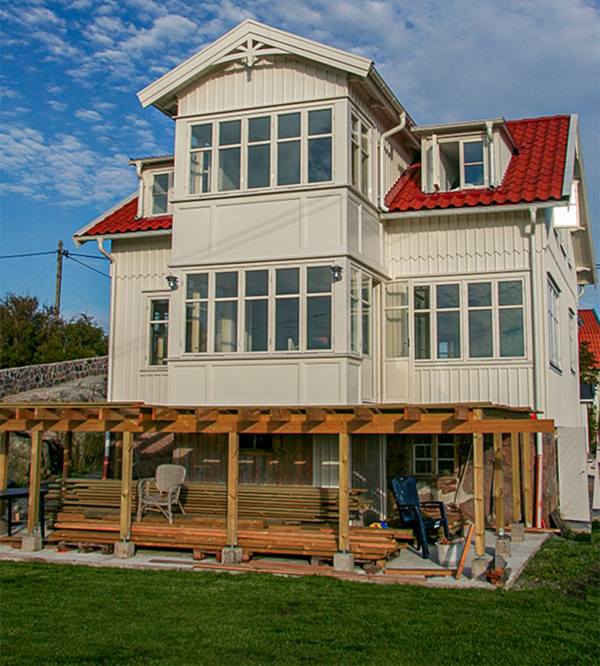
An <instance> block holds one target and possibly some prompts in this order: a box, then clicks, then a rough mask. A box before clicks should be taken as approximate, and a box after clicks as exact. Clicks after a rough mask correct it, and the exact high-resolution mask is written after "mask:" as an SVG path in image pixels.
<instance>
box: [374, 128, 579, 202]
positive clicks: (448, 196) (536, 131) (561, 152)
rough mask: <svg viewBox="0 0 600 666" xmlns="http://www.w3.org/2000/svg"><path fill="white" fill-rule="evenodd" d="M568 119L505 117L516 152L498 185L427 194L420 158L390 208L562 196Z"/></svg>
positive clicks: (395, 190) (390, 196)
mask: <svg viewBox="0 0 600 666" xmlns="http://www.w3.org/2000/svg"><path fill="white" fill-rule="evenodd" d="M570 120H571V117H570V116H552V117H550V118H531V119H528V120H513V121H509V122H507V123H506V124H507V127H508V129H509V131H510V132H511V134H512V136H513V138H514V140H515V143H516V144H517V146H518V154H516V155H513V156H512V158H511V160H510V163H509V165H508V168H507V170H506V173H505V174H504V180H503V181H502V185H500V187H497V188H496V189H493V190H491V189H469V190H462V191H458V192H457V191H452V192H435V193H433V194H424V193H423V191H422V190H421V164H418V163H417V164H414V165H412V166H411V167H409V168H408V169H407V170H406V171H405V173H404V174H403V175H402V176H401V177H400V178H399V179H398V181H397V182H396V184H395V185H394V187H392V189H391V190H390V191H389V192H388V194H387V196H386V198H385V203H386V206H388V208H389V209H390V211H417V210H432V209H436V208H442V209H443V208H461V207H464V206H490V205H502V204H518V203H530V202H533V201H548V200H550V199H561V198H562V189H563V177H564V169H565V159H566V155H567V142H568V137H569V123H570Z"/></svg>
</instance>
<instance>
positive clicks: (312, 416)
mask: <svg viewBox="0 0 600 666" xmlns="http://www.w3.org/2000/svg"><path fill="white" fill-rule="evenodd" d="M306 420H307V421H310V422H311V423H320V422H322V421H327V412H326V411H325V410H324V409H321V408H320V407H309V408H308V409H307V410H306Z"/></svg>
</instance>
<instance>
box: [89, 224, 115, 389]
mask: <svg viewBox="0 0 600 666" xmlns="http://www.w3.org/2000/svg"><path fill="white" fill-rule="evenodd" d="M90 240H91V239H90ZM96 241H97V242H98V250H99V251H100V253H101V254H103V255H104V256H105V257H106V258H107V259H108V260H109V261H110V317H109V320H108V382H107V387H106V399H107V400H108V402H110V401H111V400H112V384H113V366H112V364H113V359H114V357H115V355H114V352H115V303H116V300H117V298H116V296H117V277H116V275H115V265H116V262H115V258H114V256H113V255H112V254H110V252H107V251H106V250H105V249H104V238H103V237H102V236H100V237H99V238H96Z"/></svg>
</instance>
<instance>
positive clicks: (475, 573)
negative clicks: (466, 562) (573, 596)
mask: <svg viewBox="0 0 600 666" xmlns="http://www.w3.org/2000/svg"><path fill="white" fill-rule="evenodd" d="M488 564H489V560H487V559H486V558H485V557H475V558H474V559H473V562H472V563H471V579H472V580H478V579H482V578H484V577H485V572H486V571H487V568H488Z"/></svg>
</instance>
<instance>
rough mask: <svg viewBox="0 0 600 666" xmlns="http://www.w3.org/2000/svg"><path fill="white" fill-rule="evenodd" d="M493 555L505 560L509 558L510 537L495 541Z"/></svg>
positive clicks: (499, 538) (502, 537)
mask: <svg viewBox="0 0 600 666" xmlns="http://www.w3.org/2000/svg"><path fill="white" fill-rule="evenodd" d="M494 552H495V554H496V555H500V556H501V557H503V558H504V559H505V560H507V559H508V558H509V557H510V537H507V536H501V537H498V538H497V539H496V548H495V551H494Z"/></svg>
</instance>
